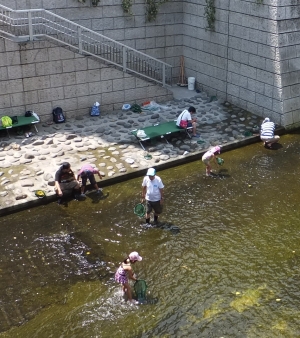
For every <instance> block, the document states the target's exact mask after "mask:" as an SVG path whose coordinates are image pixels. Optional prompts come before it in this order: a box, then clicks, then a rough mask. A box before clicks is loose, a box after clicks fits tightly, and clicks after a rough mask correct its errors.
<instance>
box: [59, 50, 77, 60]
mask: <svg viewBox="0 0 300 338" xmlns="http://www.w3.org/2000/svg"><path fill="white" fill-rule="evenodd" d="M60 58H61V60H67V59H74V58H75V53H74V52H73V51H72V50H70V49H68V48H62V47H61V48H60Z"/></svg>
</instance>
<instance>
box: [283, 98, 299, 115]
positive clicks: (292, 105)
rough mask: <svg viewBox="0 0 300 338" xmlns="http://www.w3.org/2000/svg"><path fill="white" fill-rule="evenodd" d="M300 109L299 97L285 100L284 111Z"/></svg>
mask: <svg viewBox="0 0 300 338" xmlns="http://www.w3.org/2000/svg"><path fill="white" fill-rule="evenodd" d="M296 109H299V97H294V98H290V99H287V100H284V102H283V112H284V113H286V112H289V111H293V110H296Z"/></svg>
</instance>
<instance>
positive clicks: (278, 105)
mask: <svg viewBox="0 0 300 338" xmlns="http://www.w3.org/2000/svg"><path fill="white" fill-rule="evenodd" d="M272 111H274V112H276V113H280V114H282V113H283V101H279V100H274V99H273V106H272Z"/></svg>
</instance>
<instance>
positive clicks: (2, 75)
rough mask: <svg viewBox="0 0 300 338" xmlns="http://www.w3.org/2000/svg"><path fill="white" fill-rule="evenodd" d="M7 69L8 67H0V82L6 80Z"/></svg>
mask: <svg viewBox="0 0 300 338" xmlns="http://www.w3.org/2000/svg"><path fill="white" fill-rule="evenodd" d="M0 57H1V55H0ZM8 68H10V67H0V81H5V80H8Z"/></svg>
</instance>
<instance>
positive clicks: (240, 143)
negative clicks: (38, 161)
mask: <svg viewBox="0 0 300 338" xmlns="http://www.w3.org/2000/svg"><path fill="white" fill-rule="evenodd" d="M290 131H292V130H290V129H289V130H286V129H285V128H284V127H279V128H277V129H276V135H284V134H286V133H288V132H290ZM257 142H261V140H260V137H259V135H254V136H250V137H247V138H245V139H243V140H236V141H233V142H228V143H224V144H222V145H221V147H222V153H223V152H226V151H229V150H234V149H237V148H240V147H244V146H246V145H250V144H253V143H257ZM207 150H208V148H207V149H204V150H202V151H199V152H197V153H191V154H187V155H181V157H180V158H177V159H174V160H169V161H167V162H164V163H160V164H159V163H158V164H157V165H153V167H155V169H156V170H157V171H160V170H165V169H170V168H173V167H176V166H179V165H182V164H186V163H189V162H194V161H198V160H200V159H201V157H202V155H203V154H204V153H205V152H206V151H207ZM146 170H147V168H143V169H138V170H135V171H133V172H130V173H126V174H117V175H115V176H114V177H110V178H106V179H103V180H101V188H102V187H107V186H110V185H114V184H117V183H120V182H124V181H128V180H131V179H133V178H137V177H141V176H145V174H146ZM87 187H88V188H89V187H90V186H89V185H87ZM56 200H57V196H56V195H55V194H54V193H53V195H50V196H46V197H44V198H37V199H36V200H33V201H27V202H24V203H22V204H18V205H13V206H9V207H6V208H3V209H1V210H0V216H5V215H8V214H12V213H15V212H18V211H22V210H25V209H29V208H33V207H37V206H41V205H46V204H49V203H51V202H54V201H56Z"/></svg>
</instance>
